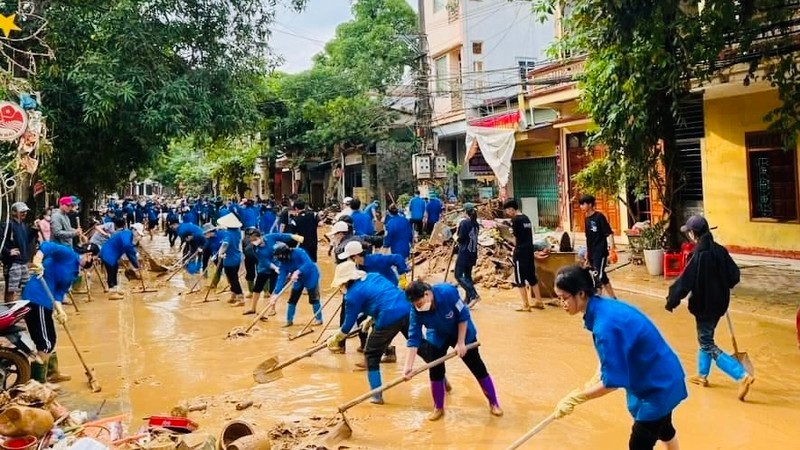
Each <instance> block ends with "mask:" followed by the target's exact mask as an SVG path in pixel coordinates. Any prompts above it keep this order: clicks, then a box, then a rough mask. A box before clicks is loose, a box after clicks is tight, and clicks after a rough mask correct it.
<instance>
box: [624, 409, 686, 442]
mask: <svg viewBox="0 0 800 450" xmlns="http://www.w3.org/2000/svg"><path fill="white" fill-rule="evenodd" d="M674 437H675V427H674V426H672V412H670V413H669V414H667V415H666V416H664V417H662V418H660V419H656V420H637V421H636V422H634V423H633V428H632V429H631V438H630V440H629V441H628V449H629V450H652V449H653V448H655V446H656V442H658V441H664V442H667V441H671V440H672V439H673V438H674Z"/></svg>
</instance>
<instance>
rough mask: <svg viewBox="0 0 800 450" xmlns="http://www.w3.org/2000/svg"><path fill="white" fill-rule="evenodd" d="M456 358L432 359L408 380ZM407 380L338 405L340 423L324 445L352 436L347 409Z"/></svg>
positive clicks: (416, 370)
mask: <svg viewBox="0 0 800 450" xmlns="http://www.w3.org/2000/svg"><path fill="white" fill-rule="evenodd" d="M479 345H481V344H480V342H477V341H476V342H473V343H471V344H467V346H466V347H467V350H472V349H473V348H477V347H478V346H479ZM456 356H458V353H456V352H454V351H453V352H450V353H448V354H446V355H444V356H442V357H441V358H438V359H434V360H433V361H431V362H429V363H427V364H425V365H422V366H419V367H417V368H416V369H414V370H413V371H412V372H411V375H409V377H408V380H410V379H411V378H414V377H415V376H417V375H419V374H421V373H422V372H425V371H426V370H428V369H430V368H431V367H436V366H438V365H440V364H444V362H445V361H447V360H448V359H452V358H455V357H456ZM408 380H407V379H406V378H405V377H398V378H395V379H394V380H392V381H390V382H388V383H387V384H384V385H383V386H379V387H377V388H375V389H373V390H371V391H369V392H367V393H366V394H362V395H360V396H358V397H356V398H354V399H353V400H350V401H349V402H347V403H345V404H344V405H340V406H339V414H340V415H341V416H342V423H340V424H339V425H337V426H336V428H334V430H333V431H331V434H330V435H329V436H328V438H326V439H325V444H326V445H328V446H334V445H336V444H337V443H338V442H339V441H342V440H344V439H347V438H349V437H350V436H352V435H353V429H352V428H351V427H350V423H349V422H348V421H347V416H345V414H344V413H345V412H347V410H348V409H350V408H352V407H354V406H356V405H358V404H360V403H362V402H364V401H365V400H368V399H369V398H371V397H372V396H373V395H377V394H380V393H381V392H383V391H386V390H389V389H391V388H393V387H395V386H397V385H399V384H403V383H405V382H406V381H408Z"/></svg>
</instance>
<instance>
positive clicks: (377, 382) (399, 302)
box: [328, 261, 432, 405]
mask: <svg viewBox="0 0 800 450" xmlns="http://www.w3.org/2000/svg"><path fill="white" fill-rule="evenodd" d="M331 287H332V288H341V289H342V291H343V292H344V293H345V294H344V301H345V302H346V304H347V316H346V317H345V320H344V323H343V324H342V326H341V328H340V329H339V331H338V332H337V333H336V334H335V335H333V336H332V337H331V338H330V340H328V349H330V350H331V351H332V352H335V353H338V352H339V343H340V342H341V341H343V340H345V339H346V338H347V333H348V332H349V331H350V330H351V329H352V328H353V326H354V325H355V323H356V319H357V318H358V316H359V315H360V314H364V315H366V316H369V317H372V318H373V321H374V322H373V323H374V329H373V330H372V333H370V334H369V336H368V337H367V340H366V344H365V345H364V360H365V362H366V368H367V381H368V382H369V387H370V390H372V389H375V388H377V387H379V386H381V383H382V382H381V371H380V363H381V356H382V355H383V354H384V353H386V351H387V350H388V349H389V345H390V344H391V343H392V339H394V337H395V336H397V334H398V333H402V334H403V336H404V337H406V339H408V324H409V314H410V313H411V305H410V304H409V303H408V301H407V300H406V298H405V293H404V292H403V291H402V290H400V289H398V288H397V286H396V285H395V284H392V283H391V282H389V281H388V280H387V279H386V278H384V277H382V276H381V275H379V274H377V273H367V272H364V271H361V270H358V267H357V266H356V264H355V262H354V261H345V262H343V263H341V264H339V265H338V266H336V272H335V274H334V276H333V282H332V283H331ZM364 324H366V326H369V324H368V323H367V322H364ZM362 328H364V325H363V324H362ZM418 349H419V351H418V354H419V355H420V356H421V357H422V358H423V359H424V360H425V361H426V362H427V361H431V358H430V354H431V351H432V349H431V348H430V344H429V343H428V342H427V341H426V340H425V339H421V340H420V341H419V345H418ZM370 402H372V403H375V404H379V405H382V404H383V395H382V394H377V395H375V396H373V397H372V398H371V399H370Z"/></svg>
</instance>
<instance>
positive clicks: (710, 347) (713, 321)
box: [695, 317, 722, 359]
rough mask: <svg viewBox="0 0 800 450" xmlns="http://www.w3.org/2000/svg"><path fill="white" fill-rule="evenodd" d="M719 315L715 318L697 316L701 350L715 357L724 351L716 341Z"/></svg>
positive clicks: (698, 338) (698, 339)
mask: <svg viewBox="0 0 800 450" xmlns="http://www.w3.org/2000/svg"><path fill="white" fill-rule="evenodd" d="M719 319H720V318H719V317H715V318H703V319H700V318H696V319H695V320H696V321H697V341H698V342H699V343H700V350H702V351H703V352H705V353H708V354H709V355H711V357H712V358H713V359H717V357H718V356H719V355H720V353H722V350H721V349H720V348H719V347H717V344H715V343H714V330H715V329H716V328H717V324H718V323H719Z"/></svg>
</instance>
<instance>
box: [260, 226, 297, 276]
mask: <svg viewBox="0 0 800 450" xmlns="http://www.w3.org/2000/svg"><path fill="white" fill-rule="evenodd" d="M263 239H264V243H263V244H262V245H259V246H255V248H254V250H255V254H256V259H257V260H258V266H257V267H256V271H257V272H258V273H261V274H264V273H269V272H270V271H271V270H272V269H270V267H271V266H272V265H273V264H275V265H276V266H280V264H279V263H278V262H277V261H276V260H275V252H274V251H273V250H272V248H273V247H274V246H275V244H276V243H278V242H285V243H287V244H288V243H289V242H292V235H291V234H287V233H271V234H265V235H263Z"/></svg>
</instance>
